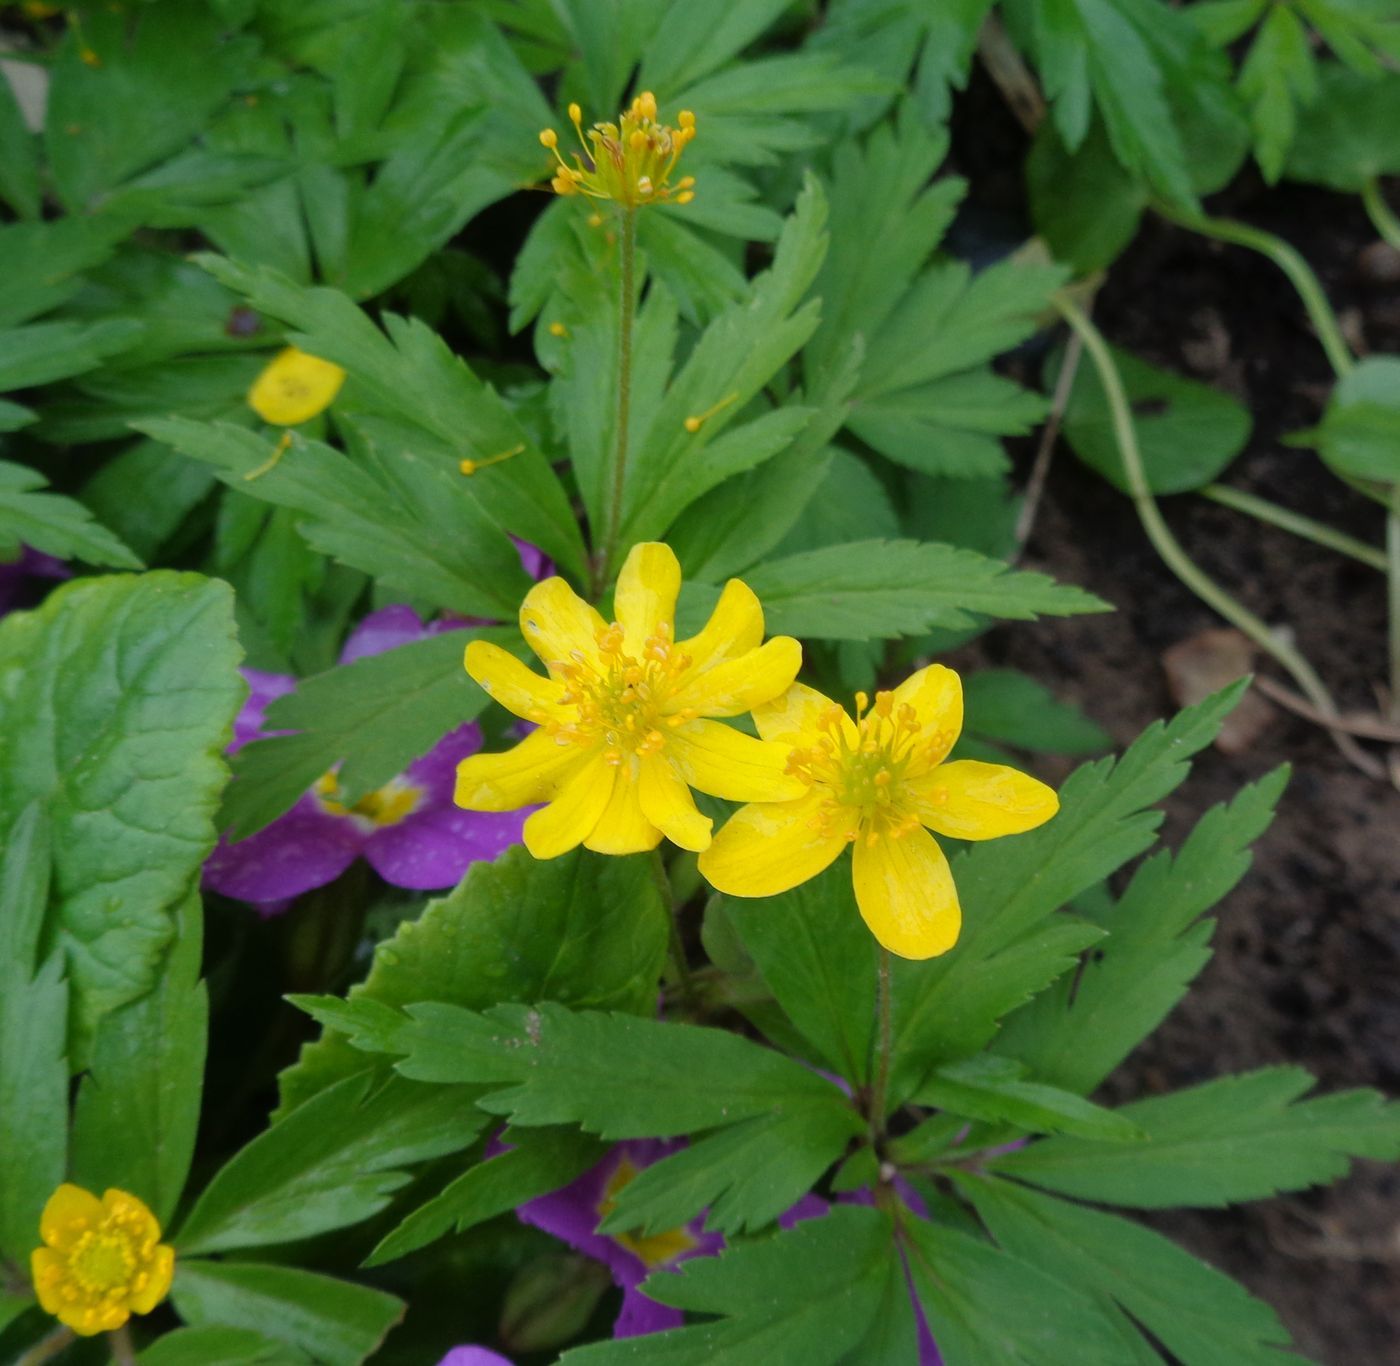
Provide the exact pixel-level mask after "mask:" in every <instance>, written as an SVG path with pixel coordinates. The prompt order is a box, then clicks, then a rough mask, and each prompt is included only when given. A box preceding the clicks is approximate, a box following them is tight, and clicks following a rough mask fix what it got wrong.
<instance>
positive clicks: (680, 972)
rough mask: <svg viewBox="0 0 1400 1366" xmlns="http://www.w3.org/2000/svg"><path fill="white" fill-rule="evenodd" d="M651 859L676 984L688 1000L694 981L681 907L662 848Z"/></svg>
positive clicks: (654, 850) (653, 878)
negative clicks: (682, 924)
mask: <svg viewBox="0 0 1400 1366" xmlns="http://www.w3.org/2000/svg"><path fill="white" fill-rule="evenodd" d="M650 859H651V880H652V882H653V883H654V884H655V885H656V890H657V891H658V892H659V893H660V895H661V906H662V909H663V911H664V912H665V915H666V926H667V932H668V934H669V936H670V954H671V961H672V964H673V965H674V970H675V977H676V985H677V987H679V988H680V992H681V995H682V996H684V997H685V999H686V1000H690V998H691V993H692V983H691V980H690V964H689V962H688V961H687V959H686V954H685V942H684V940H682V939H681V927H680V922H679V921H678V920H677V918H676V915H677V912H678V911H679V909H680V908H679V907H678V906H677V905H676V899H675V897H674V896H673V895H672V894H671V878H670V875H669V874H668V873H667V872H666V860H665V859H664V858H662V857H661V850H660V849H659V848H658V849H653V850H652V851H651V855H650Z"/></svg>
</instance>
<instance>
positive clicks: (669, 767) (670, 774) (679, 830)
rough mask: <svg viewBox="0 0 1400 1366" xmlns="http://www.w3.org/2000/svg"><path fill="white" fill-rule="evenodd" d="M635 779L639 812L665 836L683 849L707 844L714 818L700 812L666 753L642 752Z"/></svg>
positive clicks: (698, 848) (707, 846) (706, 846)
mask: <svg viewBox="0 0 1400 1366" xmlns="http://www.w3.org/2000/svg"><path fill="white" fill-rule="evenodd" d="M638 783H639V784H640V786H639V788H638V791H637V797H638V799H639V800H640V802H641V804H642V814H643V815H644V816H646V818H647V819H648V820H649V821H650V822H651V823H652V824H653V825H655V826H657V827H658V828H659V829H660V831H661V833H662V834H663V835H665V836H666V838H667V839H669V840H670V841H671V842H672V843H673V844H679V845H680V847H681V848H682V849H693V850H700V849H708V848H709V847H710V829H711V826H712V825H713V824H714V822H713V821H711V820H710V818H709V817H708V816H702V815H701V814H700V812H699V810H698V809H697V808H696V805H695V798H694V797H692V796H691V795H690V789H689V788H688V787H687V786H686V785H685V783H684V782H683V781H682V780H681V776H680V774H679V773H677V772H676V768H675V765H674V764H673V763H672V762H671V760H670V759H669V758H668V757H667V756H666V755H664V754H646V755H643V756H642V759H641V765H640V772H639V774H638Z"/></svg>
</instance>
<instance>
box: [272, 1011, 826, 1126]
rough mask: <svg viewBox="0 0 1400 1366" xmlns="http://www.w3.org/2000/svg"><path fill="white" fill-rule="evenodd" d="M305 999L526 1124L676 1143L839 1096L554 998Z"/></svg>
mask: <svg viewBox="0 0 1400 1366" xmlns="http://www.w3.org/2000/svg"><path fill="white" fill-rule="evenodd" d="M295 999H296V1004H298V1005H300V1006H301V1007H302V1008H303V1009H304V1010H307V1011H308V1012H309V1013H310V1014H311V1015H312V1016H313V1017H314V1018H316V1019H318V1020H320V1021H321V1022H322V1023H323V1024H325V1025H328V1026H329V1027H331V1028H333V1029H338V1030H341V1031H343V1032H348V1033H350V1042H351V1043H352V1044H354V1045H355V1047H357V1048H362V1049H365V1050H368V1051H372V1052H382V1053H392V1054H395V1055H399V1056H401V1060H400V1061H399V1062H398V1063H397V1064H396V1066H397V1068H398V1070H399V1071H400V1072H401V1073H402V1074H403V1075H404V1076H406V1077H410V1078H413V1079H414V1080H417V1081H433V1082H465V1083H469V1084H473V1085H482V1086H487V1087H491V1086H494V1087H497V1088H498V1089H493V1090H489V1091H488V1093H487V1094H486V1095H484V1096H482V1097H481V1098H480V1099H479V1100H478V1101H477V1104H478V1105H480V1106H481V1108H482V1109H483V1110H486V1111H487V1112H489V1113H491V1114H499V1115H507V1116H509V1117H510V1119H511V1122H512V1123H514V1124H518V1125H521V1126H527V1127H533V1126H535V1125H543V1124H578V1125H579V1126H580V1127H581V1128H583V1129H585V1130H586V1131H587V1132H588V1133H592V1134H597V1135H598V1136H599V1137H600V1138H671V1137H675V1136H677V1135H679V1134H685V1133H689V1132H691V1131H692V1130H694V1129H703V1128H713V1127H715V1126H718V1125H722V1124H737V1123H738V1122H739V1121H740V1120H743V1119H748V1118H750V1117H751V1116H754V1115H766V1114H768V1113H770V1112H771V1111H774V1110H783V1109H786V1108H787V1107H789V1106H799V1107H800V1106H810V1105H813V1104H815V1105H820V1104H821V1103H822V1102H823V1101H826V1100H828V1099H829V1098H831V1097H832V1096H833V1095H834V1094H836V1093H835V1092H834V1091H833V1088H832V1086H831V1083H830V1082H828V1081H826V1080H825V1079H824V1078H822V1077H819V1076H818V1075H817V1074H816V1073H814V1072H812V1071H810V1070H809V1069H808V1068H805V1067H803V1066H802V1065H801V1064H799V1063H796V1062H793V1061H792V1060H791V1059H790V1058H785V1057H783V1055H782V1054H780V1053H776V1052H774V1051H773V1050H772V1049H769V1048H764V1047H761V1046H760V1045H758V1044H755V1043H752V1042H750V1041H749V1040H748V1039H744V1038H741V1037H739V1036H738V1035H736V1034H730V1033H728V1032H727V1031H725V1030H721V1029H707V1028H701V1027H699V1026H696V1025H681V1024H665V1023H662V1022H661V1021H658V1020H645V1019H639V1018H637V1017H636V1016H633V1015H620V1014H603V1013H601V1012H599V1011H572V1010H569V1009H568V1008H567V1007H565V1006H562V1005H559V1004H558V1003H556V1002H553V1001H542V1002H540V1003H539V1004H538V1005H534V1006H527V1005H500V1006H495V1007H493V1008H492V1009H491V1010H489V1011H486V1012H484V1013H480V1014H479V1013H477V1012H475V1011H470V1010H463V1009H462V1008H461V1007H460V1006H448V1005H440V1004H437V1003H436V1002H431V1001H428V1002H423V1003H421V1004H418V1005H411V1006H409V1007H408V1008H407V1011H406V1012H404V1013H400V1012H398V1011H394V1010H391V1009H389V1008H388V1007H385V1006H382V1005H380V1004H379V1003H378V1002H373V1001H350V1002H348V1003H342V1002H340V1001H338V1000H336V999H335V998H334V997H298V998H295Z"/></svg>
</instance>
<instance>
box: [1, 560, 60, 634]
mask: <svg viewBox="0 0 1400 1366" xmlns="http://www.w3.org/2000/svg"><path fill="white" fill-rule="evenodd" d="M72 577H73V571H72V570H71V569H69V567H68V566H67V565H66V564H65V563H64V562H63V561H62V560H58V559H55V558H54V557H53V556H52V555H45V554H44V552H43V551H42V550H34V549H32V548H31V547H30V546H27V545H26V546H21V547H20V551H19V555H18V557H17V558H15V559H13V560H8V561H6V562H5V563H3V564H0V616H4V615H5V613H6V612H10V611H13V610H14V609H15V608H18V607H33V606H35V605H36V604H37V603H38V602H39V601H40V600H41V599H42V598H43V596H44V592H45V589H44V588H43V587H42V586H41V584H40V583H37V582H35V580H43V579H71V578H72Z"/></svg>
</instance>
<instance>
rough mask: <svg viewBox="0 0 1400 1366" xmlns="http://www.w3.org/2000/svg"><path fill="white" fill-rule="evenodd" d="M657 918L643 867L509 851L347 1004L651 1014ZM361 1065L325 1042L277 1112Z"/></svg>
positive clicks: (374, 971) (382, 948)
mask: <svg viewBox="0 0 1400 1366" xmlns="http://www.w3.org/2000/svg"><path fill="white" fill-rule="evenodd" d="M667 914H668V910H667V908H666V907H664V906H663V905H662V903H661V898H660V894H659V892H658V891H657V888H656V883H655V880H654V879H653V878H652V876H651V872H650V870H649V868H648V864H647V860H646V859H644V858H606V859H605V858H595V857H592V856H591V855H588V854H585V853H584V852H583V851H576V852H574V853H572V854H566V855H564V856H563V857H562V858H557V859H551V860H549V861H548V862H541V861H539V860H537V859H534V858H531V857H530V855H529V854H528V853H527V852H526V851H525V850H524V849H523V848H521V847H519V846H517V847H515V848H512V849H509V850H507V851H506V852H505V853H504V854H503V855H501V857H500V858H498V859H497V860H496V861H495V862H494V863H481V862H478V863H474V864H472V865H471V867H470V868H469V869H468V871H467V876H466V878H465V879H464V880H463V881H462V883H461V884H460V885H459V886H458V887H457V888H456V889H455V890H454V891H453V892H451V893H450V894H449V895H447V896H445V897H441V898H438V899H435V900H433V901H430V902H429V903H428V906H427V909H426V910H425V911H424V912H423V914H422V916H421V917H419V919H418V920H416V921H405V922H404V924H402V925H400V926H399V929H398V932H397V934H395V935H394V937H393V938H392V939H389V940H386V941H385V942H384V943H382V944H380V945H379V946H378V948H376V950H375V954H374V962H373V965H372V966H371V968H370V972H369V974H368V976H367V977H366V978H365V980H364V982H363V983H361V984H359V985H357V986H355V987H352V988H351V991H350V999H351V1003H352V1004H362V1003H382V1004H387V1005H394V1006H397V1005H407V1004H409V1003H411V1002H414V1001H447V1002H451V1003H454V1004H456V1005H460V1006H467V1007H469V1008H471V1009H474V1010H482V1009H485V1008H486V1007H487V1006H491V1005H495V1004H496V1003H497V1002H499V1001H511V1000H515V1001H547V1000H556V1001H565V1002H569V1003H571V1004H574V1005H578V1006H591V1007H594V1008H596V1009H601V1010H606V1009H618V1010H631V1011H638V1012H640V1011H651V1010H654V1008H655V1004H656V984H657V980H658V978H659V977H660V974H661V965H662V962H663V961H664V959H665V955H666V944H667V939H668V933H669V931H668V929H667ZM368 1065H369V1061H368V1060H367V1059H366V1058H364V1057H363V1056H362V1055H360V1054H357V1053H355V1052H354V1051H353V1050H352V1049H350V1048H349V1047H348V1046H347V1045H346V1044H345V1042H344V1040H343V1039H340V1038H337V1037H336V1036H334V1035H331V1036H329V1037H327V1038H325V1039H323V1040H321V1041H319V1042H317V1043H313V1044H309V1045H307V1047H306V1048H304V1049H303V1051H302V1057H301V1060H300V1062H298V1063H297V1064H296V1065H295V1066H294V1067H292V1068H290V1069H288V1070H287V1071H286V1072H284V1073H283V1074H282V1078H281V1084H282V1110H283V1113H285V1112H287V1111H288V1110H291V1109H293V1108H295V1107H296V1106H297V1105H299V1104H301V1103H302V1102H303V1101H304V1100H305V1099H306V1097H307V1096H308V1095H310V1094H313V1093H314V1092H315V1091H316V1090H318V1089H319V1088H320V1087H322V1086H324V1085H326V1084H327V1081H328V1080H334V1079H337V1078H339V1077H343V1076H345V1075H346V1074H347V1073H348V1072H356V1071H363V1070H364V1069H365V1068H366V1067H367V1066H368Z"/></svg>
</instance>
